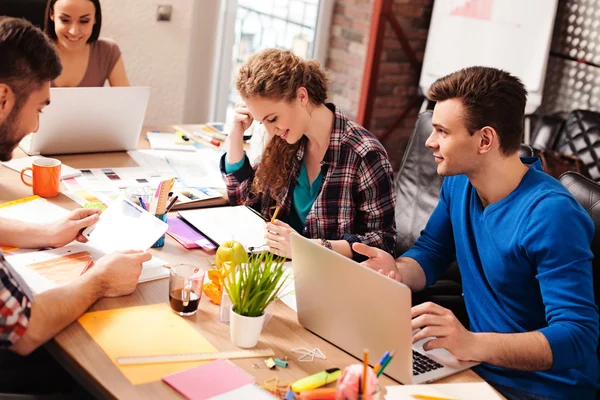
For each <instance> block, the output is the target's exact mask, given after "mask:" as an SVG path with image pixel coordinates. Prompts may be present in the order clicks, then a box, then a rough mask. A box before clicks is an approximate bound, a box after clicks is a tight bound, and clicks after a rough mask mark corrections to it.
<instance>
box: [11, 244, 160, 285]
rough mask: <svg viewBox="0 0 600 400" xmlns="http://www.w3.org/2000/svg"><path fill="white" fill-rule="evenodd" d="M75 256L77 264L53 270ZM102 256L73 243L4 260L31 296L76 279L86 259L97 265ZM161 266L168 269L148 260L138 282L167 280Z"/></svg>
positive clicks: (74, 262)
mask: <svg viewBox="0 0 600 400" xmlns="http://www.w3.org/2000/svg"><path fill="white" fill-rule="evenodd" d="M77 255H79V256H78V257H79V258H78V259H77V260H75V261H73V262H70V263H64V264H63V265H64V266H63V267H58V266H57V262H58V261H63V260H65V257H68V256H77ZM104 255H105V254H104V253H103V252H102V251H100V250H99V249H97V248H95V247H94V246H91V245H89V244H84V243H73V244H69V245H67V246H64V247H60V248H57V249H50V250H30V251H29V252H27V253H19V254H12V253H9V254H6V255H5V257H6V260H7V261H8V262H9V263H10V264H11V265H12V266H13V268H14V269H15V270H16V271H17V272H18V273H19V274H20V275H21V277H22V278H23V279H24V280H25V282H27V284H28V285H29V287H30V288H31V290H32V291H33V292H35V293H42V292H45V291H46V290H49V289H52V288H54V287H57V286H61V285H64V284H67V283H69V282H72V281H73V280H75V279H77V277H78V276H79V275H80V273H81V271H82V269H83V267H85V264H87V261H89V259H93V260H94V261H97V260H98V259H100V258H101V257H103V256H104ZM52 260H55V261H56V263H53V262H52ZM32 265H33V266H32ZM164 265H168V263H167V262H166V261H164V260H161V259H160V258H158V257H152V259H151V260H150V261H148V262H145V263H144V264H142V273H141V275H140V277H139V279H138V282H147V281H151V280H155V279H160V278H165V277H167V276H169V270H168V268H165V267H164ZM92 268H93V267H92Z"/></svg>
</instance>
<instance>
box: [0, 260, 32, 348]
mask: <svg viewBox="0 0 600 400" xmlns="http://www.w3.org/2000/svg"><path fill="white" fill-rule="evenodd" d="M32 299H33V295H32V294H31V292H30V291H29V288H28V286H27V285H26V284H25V283H24V282H23V281H22V279H21V277H20V276H19V275H18V274H17V273H16V272H14V271H13V269H12V267H11V266H10V264H9V263H8V262H7V261H6V260H5V259H4V256H3V255H2V252H0V349H5V348H8V347H10V346H11V345H13V344H15V343H17V342H18V341H19V339H21V337H22V336H23V335H24V334H25V332H26V331H27V327H28V326H29V317H30V316H31V301H32Z"/></svg>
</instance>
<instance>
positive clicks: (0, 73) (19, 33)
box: [0, 17, 62, 103]
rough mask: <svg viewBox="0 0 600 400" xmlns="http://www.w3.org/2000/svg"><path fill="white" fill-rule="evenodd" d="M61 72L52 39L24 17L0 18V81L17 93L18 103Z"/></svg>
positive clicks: (60, 65)
mask: <svg viewBox="0 0 600 400" xmlns="http://www.w3.org/2000/svg"><path fill="white" fill-rule="evenodd" d="M61 72H62V64H61V62H60V58H59V56H58V53H57V51H56V48H55V47H54V45H53V44H52V42H51V41H50V40H49V39H48V37H47V36H46V35H44V33H43V32H42V31H41V30H39V29H38V28H36V27H34V26H33V25H32V24H31V23H29V22H27V21H25V20H24V19H17V18H9V17H0V83H5V84H7V85H8V86H9V87H10V88H11V89H12V91H13V92H14V93H15V96H16V98H17V103H18V102H19V101H21V102H22V101H24V100H26V99H28V98H29V95H30V94H31V92H33V91H34V90H37V89H39V88H40V87H41V86H42V84H44V83H45V82H49V81H53V80H54V79H56V78H57V77H58V76H59V75H60V73H61Z"/></svg>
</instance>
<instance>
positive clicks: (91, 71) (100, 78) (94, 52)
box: [52, 38, 121, 87]
mask: <svg viewBox="0 0 600 400" xmlns="http://www.w3.org/2000/svg"><path fill="white" fill-rule="evenodd" d="M120 57H121V50H120V49H119V45H117V43H116V42H115V41H113V40H111V39H105V38H100V39H98V40H96V41H95V42H94V43H92V44H91V49H90V59H89V61H88V66H87V70H86V71H85V75H84V76H83V79H82V80H81V82H79V84H78V85H77V87H102V86H104V83H105V82H106V80H107V79H108V77H109V76H110V73H111V72H112V70H113V69H114V68H115V65H116V64H117V61H119V58H120ZM52 86H56V85H55V84H54V82H52Z"/></svg>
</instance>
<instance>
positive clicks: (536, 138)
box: [531, 115, 565, 150]
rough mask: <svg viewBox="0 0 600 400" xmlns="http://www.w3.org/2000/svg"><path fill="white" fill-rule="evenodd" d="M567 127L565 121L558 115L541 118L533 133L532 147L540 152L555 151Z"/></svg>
mask: <svg viewBox="0 0 600 400" xmlns="http://www.w3.org/2000/svg"><path fill="white" fill-rule="evenodd" d="M564 126H565V120H564V119H563V118H561V117H560V116H558V115H545V116H543V117H540V118H539V119H538V121H537V123H536V125H535V128H534V131H533V132H532V133H531V145H532V146H533V147H534V148H536V149H538V150H546V149H554V146H555V145H556V142H557V141H558V138H559V136H560V134H561V132H562V130H563V128H564Z"/></svg>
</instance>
